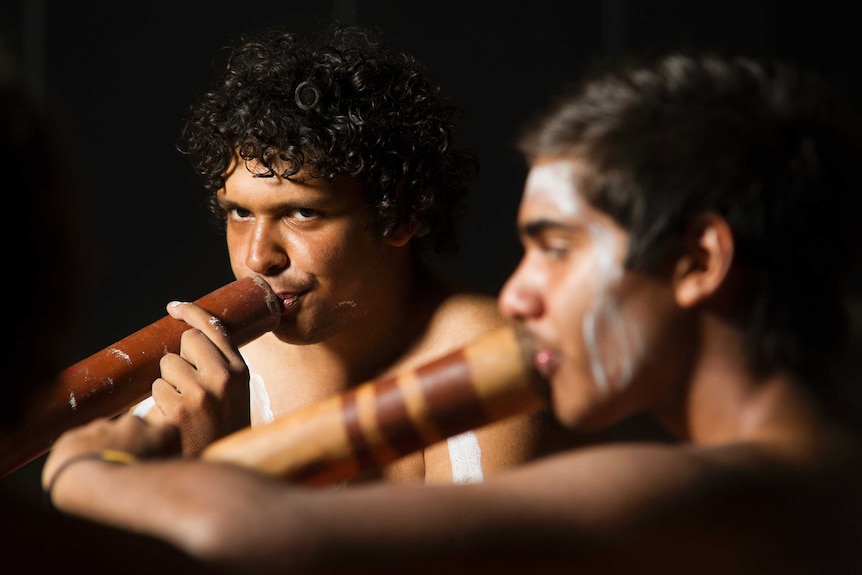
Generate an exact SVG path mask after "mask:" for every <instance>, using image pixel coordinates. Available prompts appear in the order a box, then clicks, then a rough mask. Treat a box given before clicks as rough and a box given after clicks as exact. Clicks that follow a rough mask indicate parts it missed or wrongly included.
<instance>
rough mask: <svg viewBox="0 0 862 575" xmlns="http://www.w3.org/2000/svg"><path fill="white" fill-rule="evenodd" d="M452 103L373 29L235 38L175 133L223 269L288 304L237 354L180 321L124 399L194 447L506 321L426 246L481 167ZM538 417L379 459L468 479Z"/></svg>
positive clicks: (449, 238) (514, 450)
mask: <svg viewBox="0 0 862 575" xmlns="http://www.w3.org/2000/svg"><path fill="white" fill-rule="evenodd" d="M459 114H460V110H459V109H458V108H456V107H455V106H454V105H452V104H451V103H450V102H449V101H448V100H447V98H446V97H445V96H444V94H443V93H442V91H441V88H440V86H439V84H438V83H437V81H436V80H435V79H434V78H433V77H432V76H431V75H430V74H429V73H428V72H427V71H426V70H425V69H424V68H423V66H422V64H421V63H420V62H418V61H417V60H416V59H415V58H413V57H412V56H410V55H408V54H405V53H402V52H401V51H399V50H397V49H395V48H394V47H391V46H390V45H388V44H387V43H385V42H384V41H383V40H382V39H381V38H380V37H379V36H378V35H376V34H375V33H374V31H373V30H369V29H364V28H360V27H345V26H331V27H330V28H328V29H326V31H325V33H323V34H321V35H320V36H319V37H314V38H308V37H303V36H300V35H298V34H294V33H290V32H287V31H284V30H281V29H270V30H265V31H262V32H260V33H258V34H256V35H253V36H251V35H250V36H243V37H241V38H239V40H238V42H237V43H236V44H235V45H234V46H233V48H232V49H231V51H230V52H229V53H228V55H227V58H226V60H225V61H224V62H223V65H222V67H221V72H220V74H219V76H218V78H217V80H216V83H215V84H214V86H213V87H212V88H211V89H210V90H209V91H207V92H205V93H204V94H203V95H202V97H200V99H199V100H198V101H197V102H196V103H195V105H193V106H192V107H191V109H190V112H189V116H188V118H187V120H186V123H185V126H184V128H183V130H182V135H181V139H180V142H179V149H180V150H181V152H182V153H184V154H186V155H187V156H188V157H189V159H190V160H191V164H192V166H193V168H194V171H195V173H196V174H197V175H198V176H199V178H200V180H201V182H202V183H203V186H204V188H205V189H206V190H207V192H208V193H209V194H210V195H209V201H210V205H211V207H212V211H213V212H214V213H215V214H216V216H217V217H218V218H219V219H220V221H221V222H222V223H223V224H224V225H225V228H226V237H227V246H228V251H229V254H230V263H231V267H232V269H233V272H234V274H235V275H236V277H237V278H242V277H247V276H250V275H257V276H259V277H261V278H263V279H264V280H266V282H267V283H268V284H269V285H270V286H271V287H272V289H273V290H274V291H275V292H276V293H277V294H278V296H279V297H280V299H281V301H282V303H283V305H284V309H285V313H284V315H283V317H282V320H281V323H280V325H279V326H278V327H277V328H276V329H275V330H274V331H273V332H271V333H268V334H266V335H264V336H262V337H260V338H258V339H256V340H254V341H252V342H251V343H249V344H248V345H246V346H244V347H243V348H242V349H241V350H240V353H241V356H240V355H238V354H236V353H235V352H234V351H233V350H231V349H221V350H220V349H219V348H218V347H217V346H216V345H215V344H214V343H213V342H211V341H209V340H208V339H207V338H199V337H197V336H198V335H199V332H197V331H196V330H195V331H194V332H193V333H191V334H187V335H186V336H185V337H184V339H183V342H182V351H181V353H180V354H179V355H169V356H167V357H166V358H165V359H164V360H163V361H162V364H161V369H162V371H161V378H160V379H159V380H157V381H155V382H154V384H153V388H152V400H151V401H148V402H145V404H144V405H140V406H138V407H136V409H135V411H136V413H138V414H144V415H145V416H146V417H147V418H150V419H153V418H163V419H164V420H165V421H167V422H170V423H173V424H175V425H177V426H179V427H180V428H181V429H182V431H183V434H182V436H183V446H184V450H185V452H186V453H187V454H196V453H199V452H200V451H201V450H202V449H203V448H204V447H205V446H206V445H208V444H209V443H210V442H211V441H213V440H214V439H217V438H219V437H221V436H223V435H225V434H227V433H229V432H232V431H236V430H237V429H239V428H241V427H244V426H247V425H249V424H252V425H258V424H262V423H266V422H269V421H272V420H273V418H275V417H278V416H279V415H282V414H285V413H288V412H291V411H293V410H296V409H297V408H300V407H303V406H306V405H309V404H311V403H314V402H317V401H320V400H322V399H324V398H327V397H329V396H332V395H334V394H336V393H338V392H341V391H344V390H345V389H347V388H350V387H352V386H355V385H357V384H359V383H362V382H364V381H367V380H371V379H375V378H379V377H383V376H387V375H391V374H394V373H398V372H400V371H403V370H407V369H409V368H412V367H415V366H417V365H420V364H423V363H427V362H428V361H430V360H432V359H434V358H436V357H437V356H440V355H443V354H445V353H448V352H450V351H452V350H454V349H456V348H458V347H461V346H463V345H464V344H466V343H467V342H469V341H470V340H472V339H474V338H476V337H477V336H478V335H480V334H482V333H484V332H486V331H488V330H490V329H493V328H496V327H499V326H501V325H503V323H504V321H505V320H504V319H503V318H502V317H501V316H500V314H499V313H498V311H497V308H496V304H495V300H494V297H493V296H491V295H487V294H481V293H477V292H475V291H471V290H469V289H467V288H466V287H464V286H461V285H456V284H455V283H453V282H451V281H449V280H448V279H446V278H443V277H441V276H439V275H438V274H436V273H435V272H434V271H432V270H431V269H430V267H429V266H428V265H426V263H425V262H424V261H423V252H426V251H429V250H434V251H436V252H439V253H452V252H454V251H456V249H457V247H458V240H457V237H456V227H457V224H458V222H459V220H460V218H461V216H462V214H463V213H464V210H465V200H466V195H467V190H468V188H467V186H468V183H469V182H470V180H471V179H472V178H474V177H475V175H476V173H477V169H478V162H477V160H476V158H475V157H474V155H473V154H471V153H470V152H468V151H467V150H465V149H462V148H460V147H458V146H457V142H456V140H455V136H456V133H455V132H456V123H457V120H458V116H459ZM191 307H194V306H191ZM196 311H197V312H198V313H200V311H201V310H196ZM169 312H170V313H172V314H178V313H179V312H180V309H179V308H178V307H169ZM185 313H194V312H192V311H188V310H187V311H186V312H185ZM207 333H209V334H211V336H212V337H213V338H218V337H219V335H218V334H217V333H215V331H214V330H212V329H211V330H210V331H209V332H207ZM249 379H250V387H251V395H250V396H249V392H248V389H249V384H248V383H247V381H248V380H249ZM153 403H155V405H156V406H157V407H158V409H155V408H153V407H152V404H153ZM539 417H540V416H525V417H521V418H517V419H513V420H511V421H507V422H503V423H499V424H494V425H491V426H488V427H485V428H482V429H480V430H476V431H469V432H467V433H465V434H463V435H460V436H458V437H456V438H452V439H450V440H449V441H446V442H442V443H441V444H438V445H433V446H430V447H429V448H428V449H426V450H425V451H424V453H417V454H415V455H412V456H408V457H406V458H403V459H401V460H399V461H397V462H395V463H393V464H392V465H391V466H390V467H388V468H387V469H386V470H385V473H384V475H385V477H386V478H387V479H393V480H396V479H397V480H416V479H419V480H425V481H429V482H437V481H455V482H467V481H480V480H482V479H483V477H484V476H485V474H488V473H493V472H495V471H497V470H499V469H502V468H505V467H508V466H511V465H513V464H516V463H520V462H522V461H524V460H525V459H528V458H530V457H532V456H533V453H534V452H535V449H536V445H537V444H536V438H537V434H538V433H539V432H540V427H539Z"/></svg>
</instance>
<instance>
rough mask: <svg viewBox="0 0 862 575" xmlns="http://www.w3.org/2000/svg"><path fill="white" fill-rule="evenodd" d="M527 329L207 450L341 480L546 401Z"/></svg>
mask: <svg viewBox="0 0 862 575" xmlns="http://www.w3.org/2000/svg"><path fill="white" fill-rule="evenodd" d="M532 356H533V353H532V348H531V345H530V342H529V340H528V338H527V337H526V336H525V335H524V334H523V333H522V332H521V331H520V330H518V329H517V328H515V327H514V326H508V327H504V328H500V329H498V330H494V331H491V332H489V333H488V334H486V335H484V336H481V337H479V338H478V339H476V340H475V341H473V342H472V343H470V344H468V345H466V346H465V347H463V348H461V349H458V350H456V351H454V352H452V353H449V354H448V355H445V356H443V357H441V358H439V359H437V360H436V361H433V362H430V363H427V364H425V365H423V366H421V367H419V368H417V369H413V370H408V371H405V372H402V373H400V374H398V375H394V376H391V377H383V378H380V379H376V380H372V381H368V382H366V383H363V384H361V385H359V386H357V387H355V388H352V389H350V390H348V391H346V392H343V393H341V394H339V395H336V396H333V397H331V398H329V399H326V400H323V401H321V402H319V403H315V404H312V405H309V406H307V407H305V408H302V409H299V410H296V411H293V412H291V413H288V414H286V415H283V416H281V417H279V418H277V419H276V420H275V421H273V422H272V423H269V424H266V425H261V426H255V427H247V428H245V429H243V430H240V431H237V432H235V433H233V434H231V435H228V436H226V437H224V438H222V439H220V440H218V441H216V442H214V443H213V444H211V445H210V446H209V447H208V448H207V449H206V450H204V452H203V454H202V455H201V457H203V458H204V459H208V460H214V461H226V462H231V463H234V464H237V465H240V466H244V467H247V468H252V469H255V470H257V471H260V472H263V473H266V474H269V475H273V476H277V477H279V478H282V479H286V480H290V481H293V482H297V483H305V484H309V485H326V484H332V483H337V482H339V481H343V480H347V479H350V478H353V477H355V476H357V475H358V474H359V473H360V472H362V471H365V470H369V469H377V468H380V467H382V466H384V465H386V464H387V463H390V462H392V461H394V460H395V459H397V458H399V457H402V456H404V455H407V454H409V453H412V452H414V451H417V450H419V449H422V448H423V447H426V446H429V445H432V444H434V443H437V442H438V441H441V440H443V439H446V438H448V437H452V436H453V435H457V434H459V433H463V432H465V431H469V430H471V429H476V428H478V427H481V426H483V425H485V424H488V423H492V422H495V421H498V420H501V419H503V418H506V417H510V416H513V415H518V414H526V413H528V412H531V411H536V410H538V409H540V408H542V407H543V406H545V405H547V399H546V398H547V393H546V392H547V386H546V385H545V384H544V383H543V381H542V380H541V378H540V377H539V376H538V374H537V372H536V371H535V368H534V363H533V357H532Z"/></svg>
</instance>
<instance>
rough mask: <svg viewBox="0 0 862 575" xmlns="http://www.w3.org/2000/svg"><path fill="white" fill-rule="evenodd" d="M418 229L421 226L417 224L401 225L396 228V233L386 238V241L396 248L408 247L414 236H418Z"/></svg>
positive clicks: (407, 223)
mask: <svg viewBox="0 0 862 575" xmlns="http://www.w3.org/2000/svg"><path fill="white" fill-rule="evenodd" d="M418 229H419V224H417V223H416V222H404V223H401V224H399V225H398V227H397V228H395V231H394V232H392V233H391V234H389V235H388V236H386V241H388V242H389V244H390V245H392V246H395V247H396V248H400V247H403V246H405V245H407V242H409V241H410V240H411V239H412V238H413V236H414V235H416V230H418Z"/></svg>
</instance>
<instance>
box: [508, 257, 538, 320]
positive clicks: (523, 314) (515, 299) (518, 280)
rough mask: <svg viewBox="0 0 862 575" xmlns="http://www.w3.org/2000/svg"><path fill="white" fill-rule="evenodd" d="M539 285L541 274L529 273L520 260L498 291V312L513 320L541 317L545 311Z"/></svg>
mask: <svg viewBox="0 0 862 575" xmlns="http://www.w3.org/2000/svg"><path fill="white" fill-rule="evenodd" d="M541 284H542V276H541V274H539V273H531V272H530V270H529V269H528V268H527V266H526V264H525V262H524V261H523V260H522V261H521V264H520V265H519V266H518V268H517V269H515V271H514V273H512V275H511V276H510V277H509V279H508V280H506V283H505V284H504V285H503V289H502V290H500V295H499V296H498V298H497V306H498V307H499V309H500V312H501V313H502V314H503V315H504V316H505V317H507V318H509V319H514V320H527V319H535V318H538V317H541V316H542V314H543V313H544V309H545V306H544V303H543V300H542V297H541V294H542V291H541Z"/></svg>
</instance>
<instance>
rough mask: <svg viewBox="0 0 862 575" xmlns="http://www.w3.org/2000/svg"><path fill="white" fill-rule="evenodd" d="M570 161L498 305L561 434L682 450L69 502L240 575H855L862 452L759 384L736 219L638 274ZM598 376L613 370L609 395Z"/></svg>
mask: <svg viewBox="0 0 862 575" xmlns="http://www.w3.org/2000/svg"><path fill="white" fill-rule="evenodd" d="M558 162H567V163H570V164H571V165H569V166H562V167H563V168H565V169H563V170H560V171H559V172H558V173H559V174H565V173H566V172H567V171H568V172H569V174H570V177H569V176H567V177H559V178H555V179H552V181H551V182H550V183H549V184H547V186H546V189H545V190H543V191H542V193H533V192H534V190H533V189H531V188H530V189H529V190H528V193H526V194H525V195H524V198H523V200H522V204H521V208H520V211H519V215H518V227H519V230H520V231H521V237H522V239H523V243H524V248H525V253H524V256H523V259H522V262H521V264H520V265H519V267H518V269H517V270H516V271H515V272H514V274H513V275H512V277H511V278H510V280H509V281H508V282H507V284H506V286H505V288H504V290H503V291H502V293H501V294H500V298H499V304H500V308H501V310H502V312H503V313H504V314H505V315H506V316H508V317H510V318H513V319H516V320H518V321H520V322H521V323H522V324H523V325H524V327H525V328H526V329H527V330H528V331H529V332H530V333H532V334H533V335H534V336H535V338H536V339H537V341H539V342H541V345H540V349H539V351H538V352H537V353H536V356H535V361H536V364H537V367H539V369H541V370H542V371H543V373H544V374H545V375H546V376H547V377H548V379H549V382H550V385H551V392H552V394H553V407H554V411H555V414H556V415H557V417H558V418H559V419H560V420H562V421H563V422H565V423H567V424H568V425H571V426H576V427H578V428H581V427H600V426H603V425H609V424H610V423H612V422H614V421H617V420H619V419H620V418H622V417H625V416H626V415H628V414H631V413H634V412H637V411H640V410H648V411H650V412H652V413H654V414H655V415H656V416H658V417H659V418H660V419H661V420H662V421H664V422H665V424H666V425H667V426H668V428H669V429H670V430H672V431H673V432H674V433H675V435H676V437H677V439H678V442H676V443H669V444H663V443H648V442H639V443H626V442H618V443H613V444H603V445H595V446H591V447H584V448H580V449H572V450H570V451H568V452H565V453H562V454H559V455H556V456H553V457H549V458H546V459H543V460H540V461H538V462H533V463H531V464H527V465H524V466H522V467H520V468H518V469H514V470H511V471H507V472H505V473H500V474H498V475H496V476H495V477H493V478H490V479H488V480H486V481H485V482H484V483H481V484H475V485H463V486H453V485H441V486H435V487H433V488H428V487H420V486H416V485H409V484H406V485H391V484H389V485H387V484H380V483H378V484H373V485H365V486H356V487H355V488H353V489H349V490H335V491H332V490H315V489H301V488H293V487H289V486H286V485H283V484H279V483H278V482H275V481H271V480H269V479H267V478H264V477H261V476H259V475H257V474H255V473H254V472H253V471H250V470H243V469H237V468H235V467H230V466H228V465H226V464H215V463H203V462H196V461H189V460H179V459H169V460H157V461H153V462H144V463H141V464H137V465H131V466H120V465H111V464H107V463H102V462H97V461H85V462H81V463H77V464H75V465H73V466H71V467H69V468H67V469H66V470H65V471H64V472H63V474H62V475H61V476H60V478H59V480H58V481H57V483H56V485H55V489H54V492H53V500H54V502H55V504H56V505H58V506H59V507H60V508H61V509H63V510H65V511H67V512H71V513H75V514H80V515H83V516H86V517H90V518H94V519H97V520H100V521H105V522H107V523H110V524H113V525H118V526H121V527H124V528H127V529H133V530H135V531H140V532H144V533H148V534H152V535H155V536H157V537H159V538H162V539H164V540H167V541H169V542H171V543H172V544H174V545H177V546H178V547H180V548H181V549H184V550H187V551H189V552H190V553H192V554H193V555H195V556H198V557H201V558H204V559H205V560H207V561H210V562H212V563H213V564H215V565H220V566H230V567H232V568H237V569H240V570H242V571H243V572H259V573H284V572H290V573H357V572H359V573H362V572H367V573H375V572H381V571H386V570H393V569H395V570H397V569H399V568H402V569H405V570H406V569H409V571H410V572H411V573H413V572H415V573H440V572H441V571H443V572H446V573H465V574H468V573H469V574H474V573H476V572H494V573H523V572H542V573H572V572H577V573H597V574H602V575H606V574H608V573H621V574H623V573H625V574H630V573H633V572H637V573H644V572H648V573H663V574H664V573H695V572H696V573H709V574H711V573H716V574H726V573H746V574H747V573H752V574H755V573H756V574H762V573H782V574H786V573H794V574H795V573H799V574H804V573H814V572H816V573H848V572H855V571H857V570H858V569H859V568H860V558H859V554H858V551H857V542H858V540H859V537H860V536H862V530H860V527H859V525H858V521H857V520H856V517H858V516H859V515H858V513H859V511H860V510H862V502H860V496H859V495H858V491H859V490H858V482H859V480H860V479H862V472H860V469H859V463H858V462H859V460H860V457H859V455H860V454H859V449H858V442H857V438H856V437H855V435H853V434H851V433H849V432H847V431H846V430H843V429H842V428H841V427H839V426H838V425H837V424H836V423H835V422H833V421H832V420H830V419H829V418H828V417H826V415H825V414H824V413H823V412H822V411H821V410H820V408H819V407H818V405H817V403H816V402H814V401H813V400H812V398H811V397H810V396H809V395H808V394H807V393H806V392H805V391H804V388H802V387H800V386H799V385H798V383H797V382H796V380H795V379H794V378H793V377H791V376H790V375H789V374H786V373H782V372H776V373H774V374H771V375H770V376H768V377H757V376H756V375H755V374H754V373H752V372H751V371H750V370H749V369H748V367H747V364H746V363H745V362H744V361H743V360H742V359H741V358H742V357H744V355H743V354H742V353H740V351H741V350H742V349H743V346H744V345H745V339H744V338H743V336H742V334H741V333H739V332H738V330H737V328H736V327H735V326H734V325H733V324H732V323H730V322H728V321H727V320H726V319H725V316H724V314H723V313H722V312H721V311H720V310H722V309H723V308H724V307H725V306H726V301H724V299H725V298H726V297H729V295H728V293H727V291H726V290H728V289H729V288H730V286H731V285H732V283H733V282H731V281H730V277H731V276H733V274H734V273H736V271H735V269H734V267H733V266H732V262H733V236H732V234H731V233H730V229H729V227H728V226H727V224H726V222H724V220H722V219H721V218H720V217H718V216H715V215H711V214H705V215H704V216H703V217H702V218H699V219H698V220H696V221H695V222H693V223H692V229H691V230H690V231H689V232H688V233H687V234H686V237H685V241H684V245H683V246H682V249H681V255H680V256H679V257H677V258H676V259H674V260H673V261H670V262H668V265H667V266H666V269H665V271H663V272H662V273H660V274H656V275H654V276H645V275H643V274H639V273H636V272H633V271H630V270H625V269H623V268H622V265H621V263H622V261H623V256H624V248H625V245H626V241H627V235H626V233H625V231H624V230H623V229H622V228H620V227H619V226H618V225H617V224H616V223H615V222H614V221H612V220H611V219H610V218H608V217H607V215H606V214H603V213H601V212H599V211H597V210H595V209H592V208H590V207H589V206H588V205H586V204H585V203H582V202H580V201H579V200H578V201H574V200H576V199H577V198H578V174H579V173H582V172H581V170H583V169H584V167H583V166H582V165H581V164H580V162H579V160H578V159H577V158H540V159H539V160H538V161H537V162H536V163H535V164H534V165H533V167H532V169H533V170H537V171H539V170H543V169H544V168H545V167H547V166H548V165H550V164H553V163H558ZM531 175H532V174H531ZM533 183H535V181H534V180H531V183H530V184H528V188H529V186H531V185H532V184H533ZM570 202H573V203H570ZM565 205H576V209H564V208H563V206H565ZM598 228H600V229H601V233H596V231H595V230H596V229H598ZM590 230H593V231H590ZM608 238H613V241H610V242H609V243H604V242H608V241H609V240H608ZM597 244H601V245H597ZM611 247H612V248H613V249H609V248H611ZM610 270H614V273H608V272H609V271H610ZM617 272H619V273H617ZM602 273H605V274H606V275H605V276H603V277H604V279H603V280H602V281H599V280H597V279H596V277H597V276H599V275H601V274H602ZM730 295H733V294H732V293H731V294H730ZM607 306H612V307H607ZM181 307H182V308H185V307H186V306H181ZM606 309H612V310H613V313H597V310H606ZM590 316H595V321H594V322H592V321H591V320H590V321H588V320H587V318H589V317H590ZM189 319H191V318H189ZM198 319H201V320H203V319H205V318H198ZM194 323H195V325H199V323H198V321H195V322H194ZM585 323H586V324H587V325H595V326H596V329H595V332H594V333H595V336H593V335H591V332H590V331H589V330H588V331H587V336H588V337H594V338H595V341H594V342H593V344H594V345H587V344H586V342H585V339H587V338H588V337H585V330H584V325H585ZM202 324H203V322H202V323H200V325H202ZM602 324H610V325H608V328H607V329H605V328H601V329H599V326H601V325H602ZM634 326H637V336H638V339H637V341H638V342H639V346H640V347H639V348H637V349H638V350H639V351H637V352H636V353H634V352H633V353H630V355H629V356H628V357H627V359H626V361H625V366H626V369H617V368H615V367H614V363H613V361H612V360H609V359H608V356H607V355H606V353H605V351H608V350H612V349H618V348H619V346H620V343H621V342H620V337H621V334H631V333H632V332H633V330H634ZM620 328H624V329H620ZM629 337H630V336H629V335H625V338H626V341H628V339H629ZM627 349H628V348H627ZM593 350H598V352H597V353H596V352H595V351H593ZM656 354H658V355H656ZM655 357H660V358H661V361H660V362H659V361H655V360H654V359H653V358H655ZM596 362H599V363H602V362H609V363H604V364H603V365H605V366H606V369H604V374H605V375H606V376H607V377H606V379H605V381H604V383H600V382H599V381H596V378H595V374H596V373H597V371H596V370H595V369H594V368H595V367H596ZM175 434H176V429H175V428H172V427H170V426H163V425H162V426H149V425H147V424H146V423H144V422H143V421H140V420H137V419H136V418H120V419H119V420H117V421H100V422H95V423H93V424H91V425H89V426H86V427H84V428H79V429H77V430H73V431H71V432H68V433H66V434H64V436H62V437H61V438H60V440H59V441H58V442H57V444H56V446H55V448H54V449H53V450H52V452H51V454H50V456H49V458H48V460H47V462H46V464H45V467H44V470H45V474H44V479H45V481H48V480H50V478H51V477H52V472H53V471H54V470H55V469H57V467H58V466H59V465H60V464H62V462H63V461H65V460H67V458H69V457H71V456H74V455H75V454H77V453H80V452H84V451H91V450H94V449H102V448H107V447H113V448H121V449H127V450H130V451H133V452H135V453H139V454H142V455H150V454H157V453H158V454H162V453H164V451H165V449H166V446H168V445H170V440H171V438H172V437H174V438H175ZM228 494H229V495H230V496H228ZM154 503H158V505H154ZM190 522H193V523H190ZM358 524H361V525H362V529H356V528H355V526H356V525H358ZM190 525H194V526H195V528H191V527H190Z"/></svg>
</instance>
